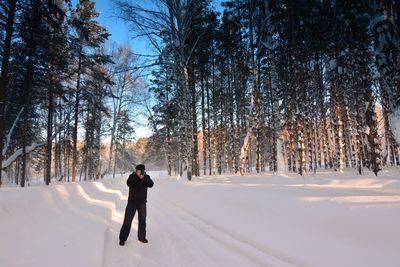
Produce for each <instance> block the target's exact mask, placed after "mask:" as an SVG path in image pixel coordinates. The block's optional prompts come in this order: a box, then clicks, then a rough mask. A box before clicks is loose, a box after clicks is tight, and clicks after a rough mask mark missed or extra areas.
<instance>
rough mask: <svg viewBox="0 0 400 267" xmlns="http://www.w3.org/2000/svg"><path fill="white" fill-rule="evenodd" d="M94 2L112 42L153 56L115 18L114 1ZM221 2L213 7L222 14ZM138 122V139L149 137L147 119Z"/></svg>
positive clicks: (142, 41)
mask: <svg viewBox="0 0 400 267" xmlns="http://www.w3.org/2000/svg"><path fill="white" fill-rule="evenodd" d="M132 1H135V0H132ZM136 1H137V0H136ZM77 2H78V0H72V4H73V5H75V4H76V3H77ZM94 2H95V3H96V9H97V11H98V12H99V13H100V16H99V17H98V19H97V20H98V21H99V22H100V24H101V25H102V26H104V27H105V28H107V30H108V31H109V33H110V34H111V36H110V38H109V41H110V42H115V43H118V44H128V45H130V46H131V47H132V50H133V51H134V52H135V53H138V54H152V50H151V46H150V45H149V44H148V42H147V41H146V39H144V38H142V39H139V38H136V39H132V34H130V33H129V27H128V26H127V25H126V24H125V23H124V22H123V21H122V20H120V19H118V18H116V17H115V15H116V14H115V13H116V12H115V5H114V3H113V1H112V0H97V1H96V0H95V1H94ZM141 2H143V3H144V4H145V5H152V3H154V0H142V1H141ZM221 2H222V0H213V6H214V8H215V9H216V10H217V11H219V12H221V13H222V10H223V8H222V7H221ZM137 120H138V121H139V124H140V126H138V127H137V128H136V138H139V137H146V136H149V135H150V134H151V132H150V129H149V128H148V127H147V126H145V125H147V120H146V118H144V117H142V118H137Z"/></svg>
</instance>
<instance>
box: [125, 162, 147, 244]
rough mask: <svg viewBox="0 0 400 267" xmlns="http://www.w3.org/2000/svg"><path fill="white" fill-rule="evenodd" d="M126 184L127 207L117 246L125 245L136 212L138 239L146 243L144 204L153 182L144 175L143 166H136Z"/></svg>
mask: <svg viewBox="0 0 400 267" xmlns="http://www.w3.org/2000/svg"><path fill="white" fill-rule="evenodd" d="M126 184H127V185H128V186H129V198H128V205H127V206H126V209H125V218H124V223H123V224H122V227H121V231H120V233H119V244H120V245H121V246H123V245H125V241H126V240H127V239H128V236H129V232H130V230H131V225H132V220H133V217H134V216H135V212H136V210H137V211H138V214H139V219H138V220H139V228H138V239H139V241H140V242H142V243H147V242H148V241H147V239H146V202H147V188H148V187H153V185H154V182H153V181H152V180H151V178H150V176H149V175H147V174H146V172H145V167H144V165H143V164H139V165H137V166H136V172H135V173H132V174H131V175H129V178H128V181H127V182H126Z"/></svg>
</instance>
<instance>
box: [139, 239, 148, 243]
mask: <svg viewBox="0 0 400 267" xmlns="http://www.w3.org/2000/svg"><path fill="white" fill-rule="evenodd" d="M139 241H140V242H142V243H148V242H149V241H148V240H147V239H146V238H141V239H139Z"/></svg>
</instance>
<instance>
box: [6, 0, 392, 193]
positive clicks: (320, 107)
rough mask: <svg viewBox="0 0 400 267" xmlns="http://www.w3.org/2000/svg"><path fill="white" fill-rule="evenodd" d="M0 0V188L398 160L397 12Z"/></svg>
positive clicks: (324, 5)
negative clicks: (102, 6)
mask: <svg viewBox="0 0 400 267" xmlns="http://www.w3.org/2000/svg"><path fill="white" fill-rule="evenodd" d="M0 1H1V2H0V60H1V63H0V64H1V78H0V151H1V156H0V170H1V171H0V185H1V183H4V184H17V185H20V186H22V187H24V186H25V184H26V182H27V181H30V180H33V179H34V177H41V178H40V179H41V180H42V181H43V182H44V183H46V184H47V185H48V184H49V183H51V182H56V181H72V182H73V181H78V180H96V179H101V178H102V177H104V175H107V174H112V175H114V176H115V175H116V174H117V173H125V172H130V171H132V169H133V168H134V165H136V164H137V163H140V162H143V163H146V164H148V166H152V168H153V169H165V170H167V171H168V174H169V175H173V174H174V173H175V174H178V175H180V176H185V177H186V178H187V179H189V180H191V179H192V176H202V175H219V174H241V175H244V174H245V173H265V172H271V173H278V172H290V173H297V174H299V175H306V174H311V173H317V172H318V171H319V170H323V169H332V170H333V171H336V172H337V173H338V175H339V173H341V172H343V171H344V170H345V169H353V170H354V171H355V172H357V173H358V174H360V175H362V174H363V173H364V171H366V170H369V171H372V172H373V173H374V174H375V175H378V176H379V173H380V171H381V170H382V169H384V168H388V167H391V166H398V165H400V147H399V144H400V3H399V2H398V1H395V0H382V1H380V0H362V1H350V0H314V1H312V0H299V1H294V0H232V1H222V3H221V8H218V9H216V8H215V5H214V4H213V2H212V1H209V0H154V1H145V2H144V3H141V2H140V1H129V0H114V1H112V8H113V13H114V14H113V16H115V17H117V18H118V19H119V23H124V24H125V25H127V26H128V27H129V30H130V34H131V37H132V39H133V44H134V43H135V40H137V39H142V40H143V39H144V40H146V42H147V43H148V45H149V47H150V49H151V54H148V55H143V54H138V53H135V52H134V50H133V49H132V47H130V46H129V45H126V44H118V43H112V42H110V41H109V40H108V39H109V35H110V33H109V32H108V30H107V28H105V27H104V26H102V25H101V24H100V23H99V21H98V19H97V18H98V17H99V15H100V14H99V13H98V11H97V9H96V1H92V0H79V1H71V0H47V1H44V0H0ZM149 3H150V4H149ZM140 116H143V117H145V118H146V120H147V122H148V125H147V127H149V129H150V131H151V135H150V136H148V137H146V138H144V139H143V138H142V139H137V138H135V129H136V127H137V126H138V125H139V122H138V117H140Z"/></svg>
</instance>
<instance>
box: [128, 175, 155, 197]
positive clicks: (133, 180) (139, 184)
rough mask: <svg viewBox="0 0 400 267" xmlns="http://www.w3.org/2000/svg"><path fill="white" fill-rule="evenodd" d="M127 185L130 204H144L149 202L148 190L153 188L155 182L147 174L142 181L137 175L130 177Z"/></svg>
mask: <svg viewBox="0 0 400 267" xmlns="http://www.w3.org/2000/svg"><path fill="white" fill-rule="evenodd" d="M126 184H127V185H128V186H129V198H128V201H129V202H136V203H143V202H147V188H148V187H153V185H154V182H153V180H151V178H150V176H149V175H148V174H145V175H144V177H143V179H142V180H140V178H139V176H137V175H136V173H132V174H131V175H129V178H128V181H126Z"/></svg>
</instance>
